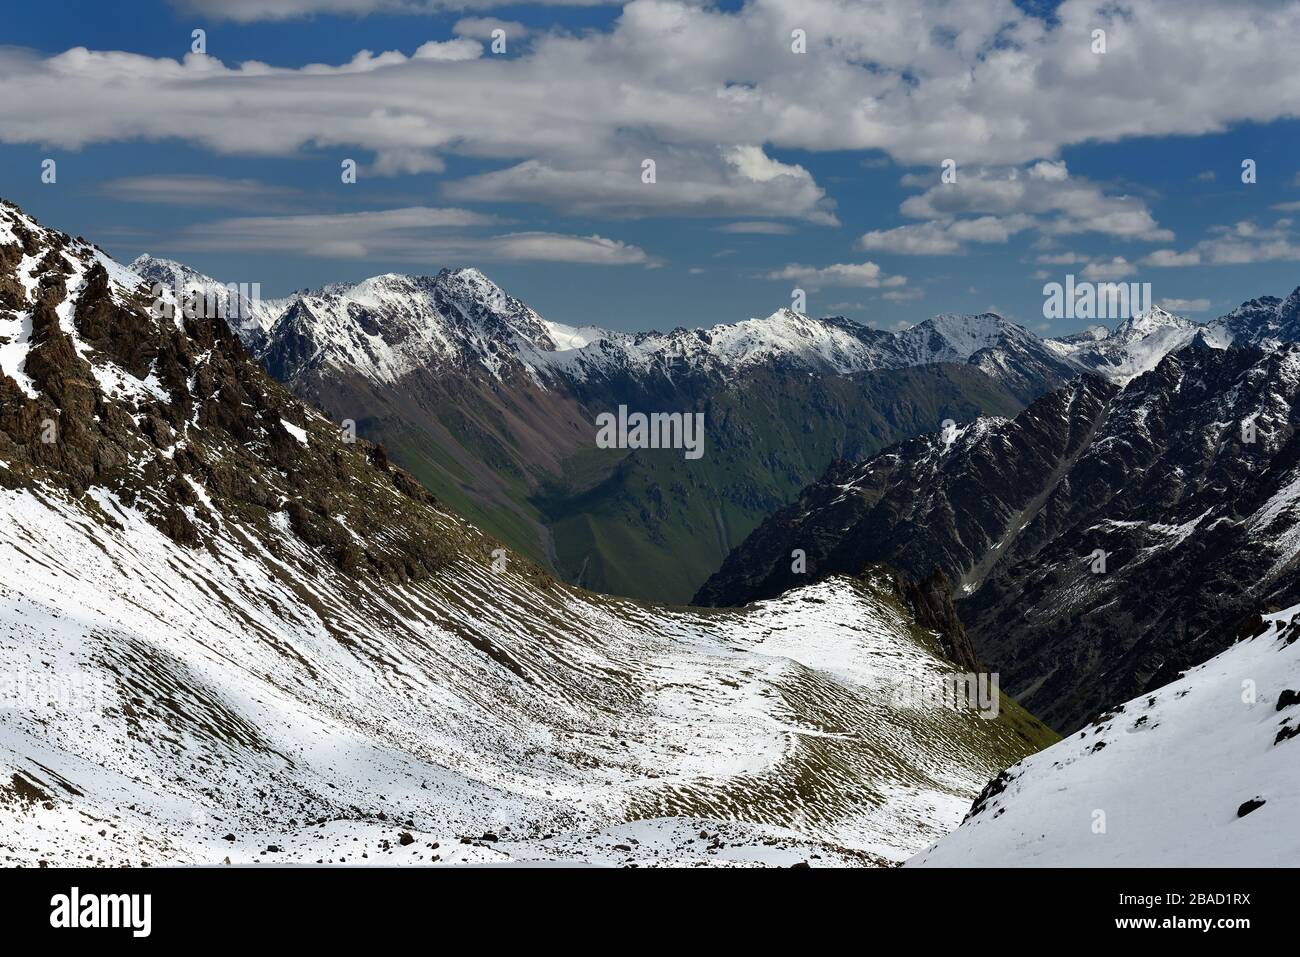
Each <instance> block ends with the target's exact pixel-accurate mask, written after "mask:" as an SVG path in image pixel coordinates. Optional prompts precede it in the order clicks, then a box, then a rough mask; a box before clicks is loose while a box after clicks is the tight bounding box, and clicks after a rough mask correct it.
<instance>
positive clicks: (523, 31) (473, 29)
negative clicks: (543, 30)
mask: <svg viewBox="0 0 1300 957" xmlns="http://www.w3.org/2000/svg"><path fill="white" fill-rule="evenodd" d="M494 30H502V31H504V33H505V35H506V39H507V40H519V39H521V38H523V37H526V36H527V35H528V28H527V27H526V26H524V25H523V24H522V23H520V22H519V21H517V20H498V19H497V18H496V17H461V18H460V19H459V20H457V21H456V24H455V26H453V27H452V28H451V32H452V33H454V34H456V35H457V36H462V37H473V38H474V39H475V40H490V39H492V32H493V31H494Z"/></svg>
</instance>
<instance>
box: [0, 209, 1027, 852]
mask: <svg viewBox="0 0 1300 957" xmlns="http://www.w3.org/2000/svg"><path fill="white" fill-rule="evenodd" d="M151 299H152V296H151V293H150V292H149V287H148V284H147V283H142V282H141V281H140V279H139V277H138V276H136V275H135V274H134V273H132V272H130V271H128V270H126V269H123V268H122V267H120V266H118V265H117V264H116V263H114V262H113V261H112V260H111V259H110V258H108V257H107V256H106V255H105V254H104V253H103V252H102V251H100V250H99V249H97V248H96V247H94V246H92V245H90V244H88V243H86V242H84V241H82V240H73V239H70V238H69V237H67V236H65V235H63V234H61V233H58V232H55V231H52V230H48V229H45V228H43V227H42V226H40V225H39V224H37V223H35V222H34V221H33V220H32V219H31V218H29V217H27V216H25V215H24V214H23V213H21V212H20V211H19V210H18V209H17V208H16V207H14V206H12V205H9V204H4V205H0V340H2V341H0V370H2V371H3V375H0V529H3V532H0V674H3V676H4V678H5V687H4V689H3V691H4V694H3V698H2V699H0V862H2V863H5V864H10V865H13V864H37V863H40V862H48V863H51V864H74V863H80V864H97V865H126V864H130V865H140V864H156V863H219V862H222V861H226V860H229V861H231V862H234V863H238V862H247V861H303V862H323V863H361V862H369V863H380V862H384V863H388V862H394V863H413V864H415V863H418V864H426V863H434V862H457V861H495V860H521V859H527V860H566V861H567V860H582V861H589V862H596V863H616V864H627V863H639V864H656V863H659V864H666V863H680V862H692V863H701V862H703V863H719V864H724V863H733V864H755V863H758V864H781V863H785V864H789V863H793V862H797V861H804V860H812V861H814V863H828V864H829V863H881V862H886V861H890V860H901V859H903V858H905V857H908V856H910V855H911V854H912V853H914V852H915V851H916V850H917V849H919V848H921V847H923V846H925V845H927V844H929V843H932V842H933V841H934V839H936V838H937V837H938V836H939V835H940V834H942V833H943V832H944V831H946V830H947V829H949V828H951V827H952V826H955V825H956V823H957V822H958V820H959V818H960V816H961V814H962V811H963V809H964V808H965V807H966V806H967V805H968V804H969V802H970V800H971V798H972V797H973V796H974V795H976V794H977V793H978V791H979V789H980V788H981V787H982V786H983V784H984V782H985V781H986V780H987V779H988V778H989V777H990V776H991V775H993V774H995V773H996V772H997V771H998V770H1000V769H1001V768H1003V767H1005V766H1007V765H1008V764H1011V763H1013V762H1014V761H1016V760H1017V759H1019V758H1021V757H1023V756H1024V755H1026V754H1028V753H1031V752H1032V751H1034V750H1036V749H1038V748H1039V747H1042V746H1044V745H1045V744H1047V743H1048V742H1049V741H1050V740H1051V739H1052V735H1051V734H1050V733H1049V732H1047V731H1046V729H1045V728H1043V727H1042V726H1041V725H1040V724H1038V723H1037V722H1036V721H1034V720H1033V719H1031V718H1029V717H1028V716H1027V715H1026V714H1025V713H1024V712H1022V711H1021V710H1020V709H1019V708H1018V707H1017V706H1015V705H1014V703H1012V702H1011V701H1010V700H1009V699H1002V701H1001V702H1000V704H1001V707H1000V712H999V716H998V718H997V719H996V720H988V719H986V718H983V717H980V716H977V715H976V714H975V713H973V712H971V711H957V710H934V709H926V710H914V709H911V708H909V707H908V706H907V702H906V701H905V700H903V699H900V698H899V697H898V696H897V695H896V694H895V693H894V692H895V688H896V686H897V685H898V683H899V682H902V681H909V682H913V683H914V682H915V681H917V680H918V679H920V680H924V679H925V678H926V677H927V676H928V677H930V678H933V679H934V680H938V679H939V678H940V677H941V676H942V675H943V674H947V673H950V672H952V671H953V670H954V669H955V668H956V667H957V666H956V665H955V664H954V663H952V662H951V661H948V660H946V659H945V658H943V657H942V656H941V649H942V647H943V645H944V642H945V641H948V642H949V643H951V636H947V637H945V636H944V635H942V634H940V632H939V631H938V630H931V629H929V628H922V627H920V626H918V625H917V624H916V622H915V620H914V618H913V612H914V611H918V613H920V612H924V614H923V615H922V617H923V619H924V620H926V621H930V622H938V621H940V620H941V618H940V617H939V616H938V615H937V613H936V612H935V610H934V609H927V608H925V607H923V606H925V604H926V602H927V601H928V600H929V599H926V598H925V595H926V594H930V592H927V591H926V590H925V589H917V588H915V587H910V586H907V585H906V584H905V583H900V582H899V581H898V580H897V579H895V578H894V576H893V575H892V574H891V573H888V572H886V571H885V570H883V569H870V570H867V571H865V572H864V573H863V574H862V575H859V576H850V577H840V578H835V579H828V580H826V581H823V582H820V583H818V584H815V585H812V586H810V587H808V588H806V589H801V590H799V591H797V592H794V593H792V594H789V595H786V596H783V597H782V598H780V599H778V600H776V601H773V602H769V603H765V604H763V605H760V606H757V607H755V608H752V609H748V610H743V611H713V610H685V609H683V610H672V609H665V608H657V607H652V606H646V605H642V604H639V603H637V602H634V601H630V600H621V599H611V598H606V597H601V596H597V595H593V594H590V593H586V592H582V591H579V590H577V589H574V588H571V587H569V586H567V585H564V584H562V583H560V582H558V581H556V580H555V579H554V578H552V577H551V576H550V575H549V574H548V573H546V572H545V571H543V570H542V569H540V568H539V567H537V566H536V565H534V564H533V563H531V562H530V561H528V560H527V559H525V558H523V557H521V556H518V555H514V554H511V553H509V552H507V551H505V550H503V549H501V548H500V547H499V546H498V544H497V543H496V541H494V540H493V539H491V538H489V537H488V536H486V535H484V534H483V533H481V532H480V531H479V530H478V529H476V528H475V527H474V526H472V525H470V524H469V523H467V522H466V521H464V520H463V519H461V518H460V517H459V516H457V515H455V514H453V513H452V512H451V511H449V510H448V509H447V508H446V507H445V506H444V505H443V503H441V502H440V501H438V500H437V499H436V498H435V497H434V496H432V495H431V494H430V493H429V492H427V491H426V490H425V489H424V488H423V487H422V486H421V485H420V484H419V483H417V482H416V481H415V479H414V478H412V477H411V476H410V475H409V474H408V473H406V472H404V471H402V470H401V469H398V468H396V467H394V466H393V465H391V464H390V463H389V461H388V460H387V457H386V455H385V453H384V451H383V449H382V448H380V447H377V446H374V445H371V444H369V443H367V442H365V441H356V442H349V441H346V438H347V436H346V433H345V432H344V431H342V430H340V429H339V428H338V427H337V426H336V425H335V424H333V423H331V422H330V421H328V420H327V419H325V418H324V417H322V416H321V415H319V414H317V413H315V412H313V411H310V410H308V409H307V408H305V407H304V406H303V405H302V403H301V402H299V401H298V400H297V399H295V398H294V397H292V396H291V395H290V394H289V393H288V392H287V391H286V390H285V389H283V388H282V387H281V386H280V385H278V384H277V383H276V382H275V381H274V380H272V379H271V378H270V377H269V376H268V375H267V374H266V373H265V372H264V371H263V370H262V369H261V368H259V367H258V365H257V364H256V363H255V362H254V361H252V359H251V358H250V356H249V355H248V353H247V351H246V349H245V346H244V345H243V343H241V341H240V340H239V338H238V337H237V336H236V335H235V334H234V333H233V332H232V331H231V330H230V329H228V328H227V326H226V325H225V324H224V323H223V322H222V321H220V320H210V319H204V318H187V317H186V316H185V314H184V311H183V310H179V309H174V308H173V309H172V310H170V315H164V316H162V317H159V316H156V315H154V314H152V313H151V312H150V311H149V304H150V302H151Z"/></svg>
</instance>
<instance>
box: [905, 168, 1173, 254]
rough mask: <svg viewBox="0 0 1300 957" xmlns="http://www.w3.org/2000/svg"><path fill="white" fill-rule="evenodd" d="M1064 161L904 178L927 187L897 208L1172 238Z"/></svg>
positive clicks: (1144, 211) (915, 213) (941, 217)
mask: <svg viewBox="0 0 1300 957" xmlns="http://www.w3.org/2000/svg"><path fill="white" fill-rule="evenodd" d="M1064 165H1065V164H1063V163H1062V164H1052V163H1042V162H1040V163H1036V164H1034V165H1033V166H1031V167H1030V168H1029V169H1028V170H1027V171H1024V170H1021V169H1020V168H1019V167H975V168H973V169H970V170H963V171H961V172H959V174H958V177H957V182H955V183H939V182H935V180H936V179H937V177H934V178H931V179H929V180H928V181H927V179H926V178H924V177H918V176H909V177H904V179H903V183H904V185H910V186H920V185H926V186H928V188H927V189H926V190H925V192H923V193H920V194H918V195H915V196H909V197H908V198H907V199H905V200H904V201H903V203H902V205H901V206H900V207H899V210H900V212H902V213H903V215H905V216H910V217H913V218H915V219H924V220H930V221H935V220H938V221H949V220H951V219H952V218H953V217H956V216H960V215H970V214H983V215H986V216H1010V215H1015V214H1019V215H1022V216H1026V215H1033V216H1035V217H1037V222H1035V223H1034V224H1033V225H1034V226H1035V228H1037V229H1038V230H1040V231H1041V232H1042V233H1043V234H1044V235H1047V236H1064V235H1074V234H1079V233H1101V234H1103V235H1107V236H1112V237H1115V238H1118V239H1126V240H1143V241H1148V242H1168V241H1169V240H1171V239H1173V238H1174V234H1173V233H1172V232H1170V231H1169V230H1167V229H1163V228H1161V227H1160V225H1159V223H1157V222H1156V220H1155V217H1154V216H1152V214H1151V211H1150V210H1149V209H1148V208H1147V206H1146V203H1144V202H1143V201H1142V200H1140V199H1138V198H1136V197H1132V196H1116V195H1111V194H1108V193H1107V192H1106V191H1105V190H1104V189H1103V188H1102V187H1101V186H1099V185H1097V184H1096V183H1093V182H1090V181H1089V180H1087V179H1081V178H1079V177H1070V178H1066V177H1065V175H1064ZM1021 222H1023V220H1022V221H1021ZM1021 228H1024V227H1021Z"/></svg>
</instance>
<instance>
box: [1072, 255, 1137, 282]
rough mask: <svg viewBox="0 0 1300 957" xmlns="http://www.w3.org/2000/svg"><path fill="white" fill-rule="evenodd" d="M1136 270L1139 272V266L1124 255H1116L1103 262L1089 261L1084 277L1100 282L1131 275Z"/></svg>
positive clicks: (1084, 268)
mask: <svg viewBox="0 0 1300 957" xmlns="http://www.w3.org/2000/svg"><path fill="white" fill-rule="evenodd" d="M1135 272H1137V266H1135V265H1133V264H1132V263H1131V262H1129V261H1128V260H1127V259H1125V258H1124V257H1123V256H1115V257H1114V258H1112V259H1109V260H1105V261H1102V262H1093V263H1088V265H1086V266H1084V267H1083V278H1084V279H1088V280H1092V281H1098V282H1111V281H1114V280H1116V279H1123V278H1124V277H1125V276H1131V275H1133V274H1134V273H1135Z"/></svg>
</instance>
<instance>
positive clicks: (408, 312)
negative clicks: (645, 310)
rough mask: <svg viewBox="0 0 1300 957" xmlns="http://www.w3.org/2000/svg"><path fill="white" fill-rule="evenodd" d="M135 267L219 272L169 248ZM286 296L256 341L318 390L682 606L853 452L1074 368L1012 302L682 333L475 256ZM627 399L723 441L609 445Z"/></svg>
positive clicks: (361, 422)
mask: <svg viewBox="0 0 1300 957" xmlns="http://www.w3.org/2000/svg"><path fill="white" fill-rule="evenodd" d="M133 268H135V269H137V270H138V271H140V272H142V273H146V274H149V275H154V274H159V275H163V276H167V277H173V276H175V275H176V274H180V275H181V276H182V278H183V280H184V281H185V282H186V283H187V284H188V285H187V288H189V286H192V287H193V288H195V289H203V288H212V287H215V286H217V284H216V283H215V281H214V280H210V279H206V277H199V276H197V274H193V273H192V272H188V271H184V270H183V268H182V267H178V266H176V265H175V264H165V263H164V264H161V265H160V261H157V260H138V261H137V262H136V263H134V264H133ZM273 308H274V309H279V310H281V311H280V313H279V318H278V319H276V320H274V321H273V322H271V323H270V324H269V325H268V326H267V329H266V331H265V334H264V335H263V334H260V333H259V335H261V338H257V339H256V343H255V344H254V345H252V346H251V347H252V348H254V349H255V354H256V355H257V356H258V358H259V359H260V361H261V362H262V363H263V364H264V365H265V367H266V368H267V369H268V370H269V371H270V372H271V373H272V375H274V376H275V377H276V378H277V379H279V380H280V381H282V382H284V383H285V384H286V385H288V386H289V387H290V388H291V389H292V390H293V391H294V393H295V394H296V395H298V396H299V397H300V398H302V399H304V400H306V401H308V402H309V403H311V404H312V405H314V406H315V407H316V408H318V409H321V410H322V411H324V412H325V413H326V414H328V415H329V416H330V417H332V418H334V419H337V420H347V419H350V420H353V421H354V422H355V423H356V427H357V430H358V433H359V434H360V435H362V436H365V437H367V438H370V439H372V440H375V441H379V442H382V443H383V444H384V446H385V447H386V448H387V449H388V450H389V452H390V453H391V454H392V456H393V458H394V460H395V461H397V462H399V463H401V464H402V465H404V466H406V467H407V468H409V469H410V470H411V472H412V473H413V474H415V475H416V476H417V477H418V478H419V479H420V481H421V482H423V483H424V484H425V485H426V486H427V487H428V488H429V489H431V490H432V491H434V492H435V493H436V494H437V495H438V496H439V497H440V498H442V499H444V500H445V501H447V502H449V503H450V504H451V505H453V506H454V507H455V508H456V509H457V510H458V511H460V512H461V513H462V514H464V515H466V516H468V517H470V518H471V519H473V520H474V521H476V522H478V523H480V524H482V525H483V527H485V528H486V529H488V530H489V531H491V532H492V533H493V534H496V535H498V536H500V537H501V538H502V539H503V540H505V541H507V542H508V543H510V544H511V545H512V546H514V547H516V548H518V549H519V550H521V551H523V552H524V553H526V554H528V555H529V556H531V557H532V558H534V559H535V560H537V561H539V562H541V563H543V564H544V565H546V566H548V567H549V568H551V569H553V570H554V571H555V572H556V573H557V574H559V575H560V576H561V577H562V578H565V579H567V580H569V581H572V582H576V583H579V584H582V585H584V586H587V587H590V588H593V589H597V590H600V591H605V592H612V593H615V594H622V595H630V596H635V597H642V598H653V599H658V600H664V601H676V602H685V601H687V600H688V599H689V598H690V596H691V595H692V594H694V592H695V590H696V589H697V588H698V587H699V585H700V584H701V583H702V582H703V581H704V579H705V578H706V577H707V576H708V575H709V574H710V573H711V572H712V571H714V570H715V569H716V568H717V567H718V565H719V564H720V563H721V561H722V560H723V558H725V556H726V555H727V553H728V552H729V551H730V549H731V548H732V547H733V546H734V545H736V544H737V543H738V542H740V541H742V540H743V539H744V537H745V536H746V535H747V534H748V533H749V532H750V531H751V530H752V529H753V528H754V527H755V526H756V525H757V524H758V522H760V521H761V520H762V519H763V518H764V517H766V516H767V515H769V514H771V512H772V511H774V510H775V509H777V508H779V507H780V506H782V505H783V504H785V503H786V502H788V501H790V499H791V498H792V497H793V496H795V495H796V494H797V493H798V491H799V489H801V488H803V487H804V486H805V485H806V484H807V483H808V482H810V481H812V480H813V479H815V478H816V477H817V476H818V475H820V474H821V472H822V471H823V470H824V469H825V467H826V465H827V464H828V463H829V462H831V461H833V460H834V459H836V458H839V457H847V458H861V457H863V456H866V455H869V454H871V453H872V452H874V451H876V450H877V449H879V448H881V447H883V446H884V445H887V444H889V443H891V442H894V441H897V440H898V439H900V438H903V437H906V436H909V435H914V434H916V433H917V432H921V431H925V430H928V429H933V428H937V427H938V426H939V425H940V424H941V423H942V422H943V421H944V420H945V419H954V420H966V419H970V418H972V417H974V416H976V415H979V414H982V413H983V414H1009V413H1013V412H1015V411H1017V410H1019V409H1020V408H1021V407H1022V406H1023V404H1024V403H1025V402H1026V401H1029V400H1030V399H1032V398H1033V397H1035V396H1037V395H1039V394H1041V393H1042V392H1043V391H1045V390H1047V389H1050V388H1052V387H1053V386H1056V385H1059V384H1060V383H1062V382H1063V381H1065V379H1067V378H1068V377H1069V376H1070V375H1071V374H1072V373H1073V371H1074V367H1073V366H1072V365H1071V364H1070V362H1069V360H1068V359H1064V358H1062V357H1061V356H1060V355H1058V354H1057V353H1056V351H1054V350H1053V349H1051V348H1049V347H1048V346H1046V345H1045V344H1044V343H1042V342H1041V341H1039V340H1038V339H1037V338H1035V337H1034V336H1033V335H1031V334H1030V333H1028V332H1026V331H1025V330H1023V329H1021V328H1020V327H1019V326H1016V325H1014V324H1013V323H1009V322H1006V321H1005V320H1003V319H1001V318H999V317H997V316H993V315H981V316H940V317H936V318H935V319H933V320H931V321H929V322H928V323H922V324H921V325H919V326H916V327H913V328H912V329H909V330H907V331H905V332H902V333H897V334H895V333H887V332H880V331H877V330H873V329H868V328H866V327H864V326H861V325H858V324H857V323H853V322H850V321H848V320H843V319H812V318H809V317H807V316H802V315H799V314H797V313H794V312H791V311H790V310H781V311H779V312H777V313H775V314H774V315H772V316H770V317H768V318H767V319H751V320H747V321H745V322H739V323H734V324H730V325H719V326H714V327H712V328H711V329H700V330H685V329H676V330H673V331H672V332H669V333H639V334H635V335H632V334H625V333H613V332H608V331H604V330H600V329H590V328H587V329H575V328H571V327H568V326H563V325H560V324H558V323H552V322H547V321H545V320H543V319H542V318H541V317H540V316H538V315H537V314H536V313H535V312H534V311H533V310H531V309H530V308H529V307H528V306H527V305H525V304H524V303H522V302H520V301H519V300H517V299H515V298H513V297H511V296H509V295H508V294H506V293H505V292H504V291H502V290H501V289H500V288H498V287H497V286H496V285H494V284H493V283H492V282H491V281H490V280H488V279H487V278H486V277H485V276H484V275H483V274H482V273H480V272H479V271H478V270H475V269H460V270H455V271H451V270H444V271H443V272H441V273H439V274H438V275H437V276H433V277H413V276H399V275H387V276H379V277H375V278H373V279H369V280H366V281H365V282H362V283H358V284H356V285H339V286H329V287H326V288H324V289H322V290H318V291H316V292H310V293H302V294H299V295H296V296H294V297H291V298H290V299H289V300H285V301H283V302H281V303H276V304H267V309H268V310H270V309H273ZM259 328H260V327H259ZM250 335H251V334H250V333H245V339H246V341H248V342H250V343H253V342H254V339H253V338H250ZM254 338H255V337H254ZM620 406H625V407H627V409H628V410H629V412H632V413H635V412H642V413H647V414H651V413H656V412H666V413H702V414H703V415H704V428H705V439H704V454H703V456H702V457H701V458H699V459H696V460H689V461H688V460H686V459H685V458H684V456H683V453H682V450H680V449H664V450H657V449H637V450H629V449H626V448H614V449H601V448H598V447H597V443H596V432H597V429H596V419H597V417H598V416H599V415H601V414H602V413H605V412H610V413H615V412H617V410H618V409H619V407H620Z"/></svg>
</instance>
